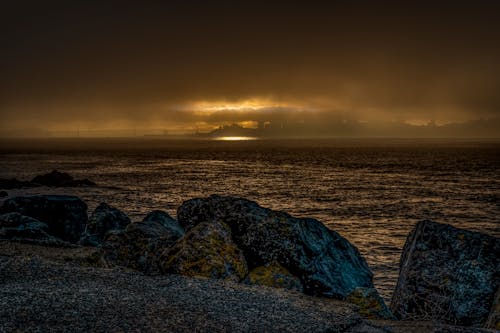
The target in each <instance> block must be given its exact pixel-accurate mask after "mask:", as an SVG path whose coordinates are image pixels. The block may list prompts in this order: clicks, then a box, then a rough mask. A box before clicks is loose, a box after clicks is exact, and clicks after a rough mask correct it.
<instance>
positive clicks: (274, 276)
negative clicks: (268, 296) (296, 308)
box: [244, 261, 302, 292]
mask: <svg viewBox="0 0 500 333" xmlns="http://www.w3.org/2000/svg"><path fill="white" fill-rule="evenodd" d="M244 282H245V283H247V284H254V285H260V286H268V287H274V288H282V289H288V290H296V291H300V292H301V291H302V283H301V282H300V279H299V278H298V277H296V276H294V275H293V274H291V273H290V272H289V271H288V270H287V269H286V268H284V267H283V266H281V265H280V264H279V263H277V262H276V261H274V262H272V263H270V264H268V265H265V266H259V267H256V268H254V269H252V270H251V271H250V273H248V276H247V277H246V278H245V281H244Z"/></svg>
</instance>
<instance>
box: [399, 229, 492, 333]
mask: <svg viewBox="0 0 500 333" xmlns="http://www.w3.org/2000/svg"><path fill="white" fill-rule="evenodd" d="M499 284H500V239H498V238H495V237H492V236H488V235H485V234H482V233H479V232H472V231H467V230H463V229H458V228H454V227H452V226H450V225H447V224H441V223H435V222H432V221H422V222H419V223H418V224H417V225H416V227H415V228H414V229H413V231H412V232H411V233H410V234H409V236H408V238H407V240H406V244H405V246H404V249H403V252H402V255H401V261H400V274H399V279H398V283H397V286H396V289H395V291H394V294H393V297H392V302H391V309H392V311H393V313H394V314H395V315H396V316H397V317H399V318H401V319H409V318H412V319H419V318H421V319H433V320H437V321H442V322H446V323H453V324H459V325H464V326H477V327H480V326H483V325H484V324H485V322H486V319H487V317H488V313H489V312H490V309H491V308H492V304H493V299H494V295H495V292H496V291H497V290H498V287H499Z"/></svg>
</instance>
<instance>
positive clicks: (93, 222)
mask: <svg viewBox="0 0 500 333" xmlns="http://www.w3.org/2000/svg"><path fill="white" fill-rule="evenodd" d="M128 224H130V218H129V217H128V216H127V214H125V213H124V212H122V211H121V210H119V209H118V208H115V207H112V206H110V205H108V204H106V203H104V202H102V203H101V204H99V206H97V207H96V209H95V210H94V212H93V213H92V215H91V216H90V218H89V222H88V224H87V227H86V230H85V233H84V235H83V236H82V238H81V240H80V244H82V245H90V246H100V245H101V243H102V241H103V239H104V236H105V235H106V234H107V233H108V232H109V231H117V230H124V229H125V227H126V226H127V225H128Z"/></svg>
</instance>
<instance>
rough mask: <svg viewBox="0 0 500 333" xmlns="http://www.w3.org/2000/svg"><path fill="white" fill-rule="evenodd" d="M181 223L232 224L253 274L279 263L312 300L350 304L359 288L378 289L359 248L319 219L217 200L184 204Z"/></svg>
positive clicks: (228, 199) (186, 225)
mask: <svg viewBox="0 0 500 333" xmlns="http://www.w3.org/2000/svg"><path fill="white" fill-rule="evenodd" d="M177 217H178V221H179V223H180V224H181V225H182V226H183V227H184V228H185V229H186V230H188V229H190V228H192V227H193V226H195V225H197V224H199V223H201V222H223V223H225V224H227V225H228V226H229V227H230V228H231V232H232V238H233V241H234V242H235V243H236V245H237V246H238V247H239V248H240V249H241V250H243V253H244V255H245V258H246V261H247V263H248V265H249V268H250V269H253V268H255V267H258V266H262V265H266V264H269V263H271V262H273V261H277V262H278V263H279V264H280V265H282V266H283V267H285V268H286V269H287V270H288V271H289V272H290V273H292V274H293V275H295V276H297V277H298V278H300V280H301V282H302V285H303V287H304V292H305V293H307V294H311V295H319V296H327V297H333V298H339V299H344V298H345V297H346V296H347V295H349V294H350V293H351V292H352V291H353V290H354V289H355V288H357V287H367V288H373V282H372V276H373V275H372V272H371V271H370V269H369V267H368V265H367V264H366V261H365V259H364V258H363V257H362V256H361V255H360V253H359V251H358V250H357V248H356V247H354V246H353V245H352V244H351V243H349V242H348V241H347V240H346V239H345V238H343V237H341V236H340V235H339V234H338V233H336V232H335V231H333V230H329V229H328V228H327V227H325V226H324V225H323V224H322V223H321V222H319V221H317V220H315V219H309V218H295V217H292V216H290V215H288V214H286V213H284V212H278V211H273V210H270V209H267V208H263V207H260V206H259V205H258V204H257V203H255V202H252V201H249V200H245V199H241V198H234V197H225V196H217V195H212V196H210V197H208V198H198V199H192V200H188V201H186V202H184V203H183V204H182V206H181V207H179V209H178V211H177Z"/></svg>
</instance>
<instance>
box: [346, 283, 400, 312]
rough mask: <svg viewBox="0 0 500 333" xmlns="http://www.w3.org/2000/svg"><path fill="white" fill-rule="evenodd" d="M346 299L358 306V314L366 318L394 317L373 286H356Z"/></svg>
mask: <svg viewBox="0 0 500 333" xmlns="http://www.w3.org/2000/svg"><path fill="white" fill-rule="evenodd" d="M346 301H347V302H349V303H352V304H355V305H357V306H358V307H359V314H361V315H362V316H363V317H365V318H368V319H395V318H394V316H393V314H392V313H391V311H390V310H389V308H388V307H387V305H385V302H384V299H383V298H382V297H380V295H379V294H378V292H377V290H376V289H375V288H362V287H359V288H356V289H354V290H353V291H352V292H351V293H350V294H349V295H348V296H347V298H346Z"/></svg>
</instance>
